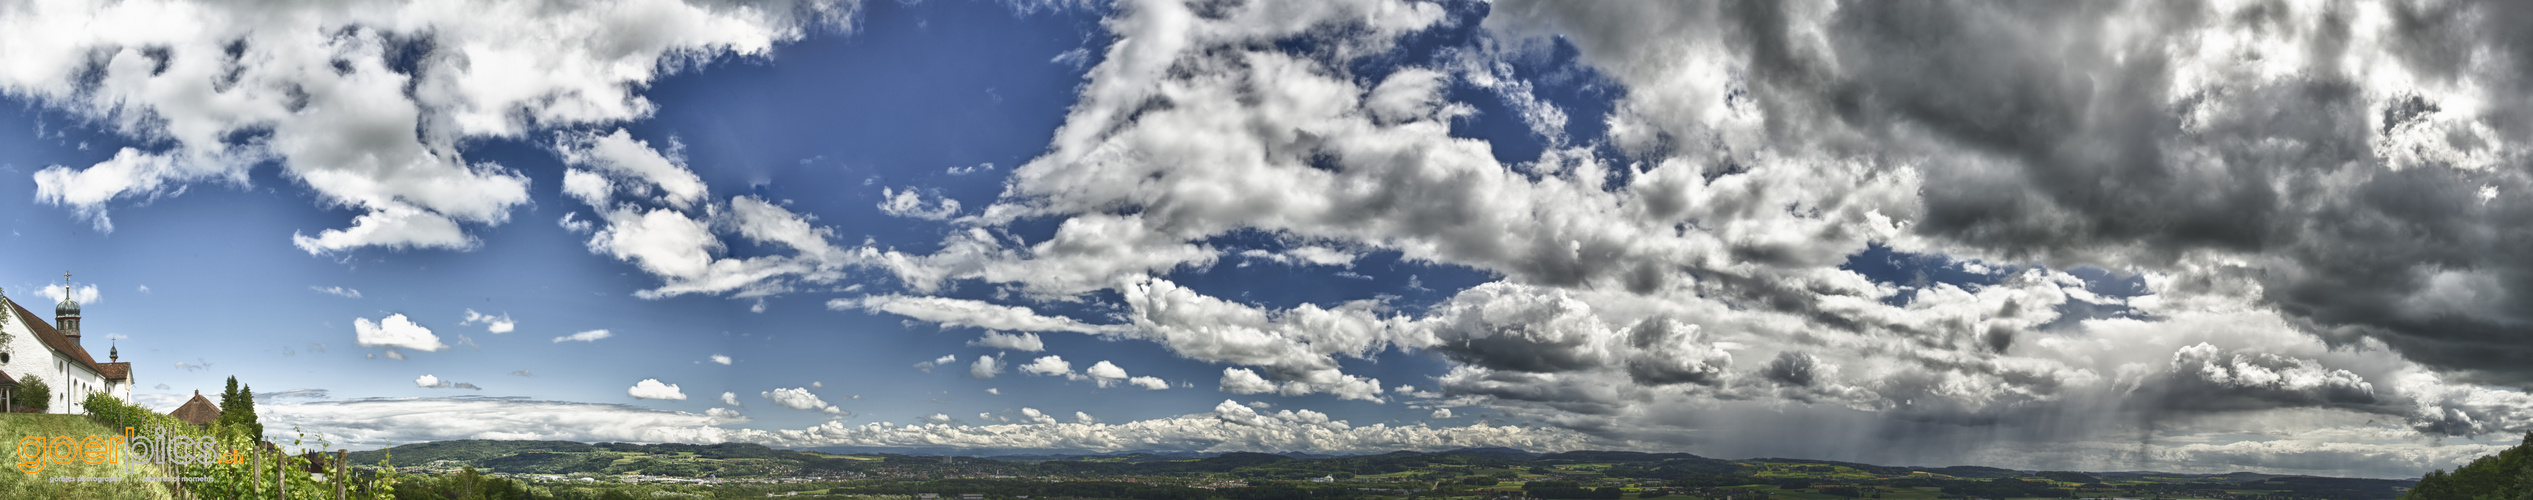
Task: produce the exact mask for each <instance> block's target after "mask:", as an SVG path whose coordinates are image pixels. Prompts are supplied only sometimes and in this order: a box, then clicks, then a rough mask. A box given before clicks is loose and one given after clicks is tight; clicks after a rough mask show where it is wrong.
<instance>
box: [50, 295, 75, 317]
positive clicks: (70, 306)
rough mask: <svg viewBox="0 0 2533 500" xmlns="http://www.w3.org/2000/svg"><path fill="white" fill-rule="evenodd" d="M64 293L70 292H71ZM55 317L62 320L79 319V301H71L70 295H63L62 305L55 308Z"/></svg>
mask: <svg viewBox="0 0 2533 500" xmlns="http://www.w3.org/2000/svg"><path fill="white" fill-rule="evenodd" d="M63 291H64V292H68V291H69V290H63ZM53 316H55V317H62V318H71V317H78V316H79V301H76V300H70V294H68V293H64V294H62V303H61V305H57V306H53Z"/></svg>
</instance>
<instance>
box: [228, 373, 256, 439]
mask: <svg viewBox="0 0 2533 500" xmlns="http://www.w3.org/2000/svg"><path fill="white" fill-rule="evenodd" d="M219 422H220V428H222V429H230V430H234V431H236V432H237V433H239V434H245V435H246V437H247V438H248V439H249V440H250V441H252V440H262V439H264V424H263V422H259V421H257V420H256V419H255V389H254V388H252V387H248V386H246V385H245V384H239V383H237V376H235V375H231V376H229V384H228V388H226V389H222V390H220V419H219Z"/></svg>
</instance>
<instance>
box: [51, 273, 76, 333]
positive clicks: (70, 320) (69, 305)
mask: <svg viewBox="0 0 2533 500" xmlns="http://www.w3.org/2000/svg"><path fill="white" fill-rule="evenodd" d="M70 294H71V290H70V273H62V303H61V305H56V306H53V328H54V329H56V330H61V331H62V336H65V337H70V343H71V344H72V345H78V344H79V301H77V300H72V299H71V297H70Z"/></svg>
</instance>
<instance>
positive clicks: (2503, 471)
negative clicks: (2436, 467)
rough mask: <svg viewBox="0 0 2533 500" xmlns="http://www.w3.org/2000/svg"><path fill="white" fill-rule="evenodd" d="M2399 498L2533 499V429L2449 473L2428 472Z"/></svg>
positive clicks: (2464, 499)
mask: <svg viewBox="0 0 2533 500" xmlns="http://www.w3.org/2000/svg"><path fill="white" fill-rule="evenodd" d="M2401 498H2402V500H2533V431H2526V432H2525V433H2524V441H2523V442H2521V443H2518V444H2516V445H2515V447H2514V448H2508V449H2506V450H2505V451H2500V452H2498V454H2496V455H2490V456H2486V457H2480V459H2479V460H2473V461H2471V463H2470V464H2466V465H2464V466H2462V467H2460V468H2456V469H2454V472H2453V473H2451V474H2448V473H2446V472H2445V471H2441V470H2440V471H2435V472H2429V473H2427V477H2424V478H2420V479H2419V484H2418V486H2417V487H2414V488H2411V489H2410V492H2409V493H2408V494H2405V495H2402V497H2401Z"/></svg>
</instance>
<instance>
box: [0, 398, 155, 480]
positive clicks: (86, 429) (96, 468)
mask: <svg viewBox="0 0 2533 500" xmlns="http://www.w3.org/2000/svg"><path fill="white" fill-rule="evenodd" d="M115 435H121V433H120V432H118V431H115V430H112V429H107V428H106V427H105V426H103V425H98V424H97V423H96V422H93V421H90V420H88V418H87V417H82V416H78V415H33V414H23V413H19V414H7V415H0V437H6V438H7V439H8V440H9V443H8V449H9V457H8V460H7V462H6V465H7V466H9V467H10V469H9V470H7V471H0V498H104V499H168V498H173V497H171V496H170V495H168V491H167V486H166V485H165V484H164V483H154V482H143V481H139V480H138V478H140V477H144V476H151V475H157V474H155V473H147V472H142V473H134V472H126V471H125V470H124V469H123V468H122V467H121V466H116V465H88V464H87V463H85V462H84V461H74V462H73V463H72V464H71V465H59V464H53V463H49V462H47V463H45V464H44V467H45V468H44V470H43V471H42V472H40V473H36V474H27V473H24V472H21V471H19V470H18V469H16V467H17V466H18V464H19V463H20V462H19V459H20V457H19V456H18V449H17V444H18V443H17V440H19V439H22V438H25V437H27V436H71V437H72V438H74V439H76V438H84V437H86V436H115ZM141 470H142V471H146V470H147V469H141ZM70 477H108V478H118V479H119V480H120V481H119V482H54V481H53V478H70Z"/></svg>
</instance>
